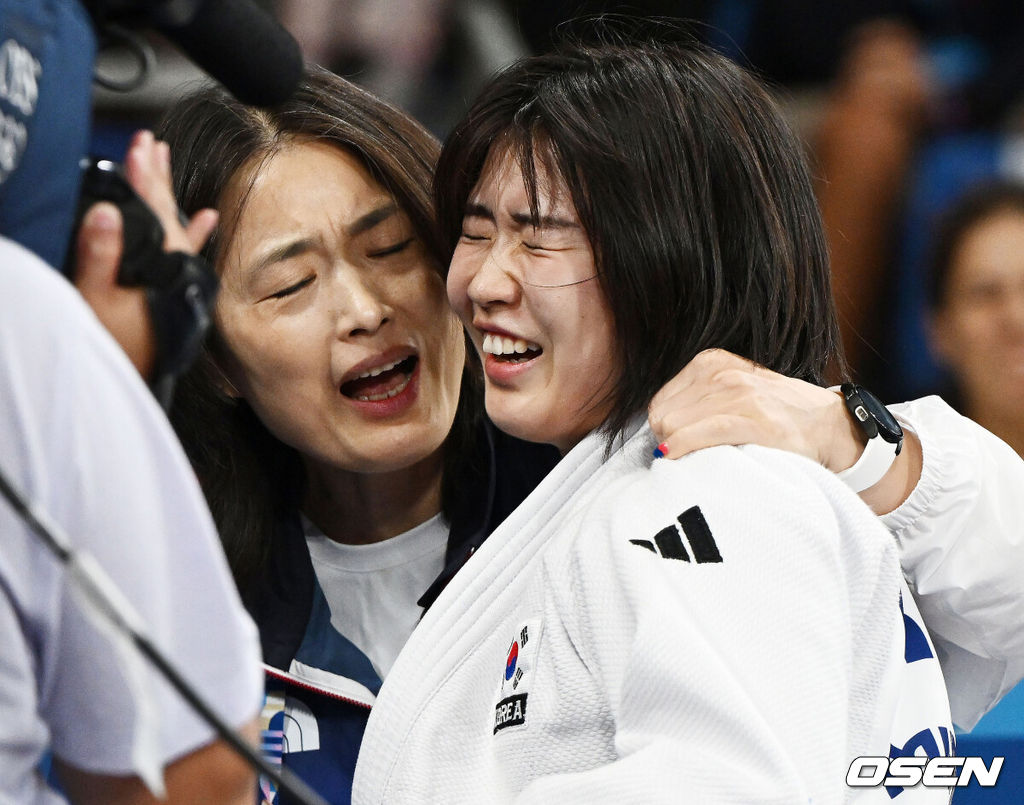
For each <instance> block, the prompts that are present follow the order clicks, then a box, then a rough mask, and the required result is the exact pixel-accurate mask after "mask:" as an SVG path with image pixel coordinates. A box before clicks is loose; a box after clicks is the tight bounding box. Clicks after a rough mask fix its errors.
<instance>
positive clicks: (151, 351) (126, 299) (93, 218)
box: [74, 201, 156, 377]
mask: <svg viewBox="0 0 1024 805" xmlns="http://www.w3.org/2000/svg"><path fill="white" fill-rule="evenodd" d="M123 229H124V223H123V220H122V218H121V213H120V211H119V210H118V209H117V207H116V206H114V205H113V204H111V203H109V202H106V201H101V202H99V203H97V204H94V205H93V206H92V207H90V208H89V210H88V211H87V212H86V214H85V217H84V218H83V219H82V225H81V227H80V228H79V230H78V238H77V240H76V242H75V257H76V265H75V276H74V281H75V287H77V288H78V290H79V292H80V293H81V294H82V297H83V298H84V299H85V301H86V302H87V303H88V304H89V306H90V307H91V308H92V309H93V312H94V313H95V314H96V316H97V318H99V320H100V321H101V322H102V323H103V325H104V326H105V327H106V328H107V330H108V331H109V332H110V333H111V335H113V336H114V339H115V340H116V341H117V342H118V343H119V344H120V345H121V347H122V349H124V351H125V352H126V353H127V354H128V357H129V358H130V359H131V361H132V363H134V364H135V367H136V368H137V369H138V370H139V372H140V373H141V374H142V376H143V377H148V376H149V373H150V372H151V370H152V367H153V360H154V355H155V354H156V346H155V341H154V336H153V333H152V329H151V327H150V324H149V312H148V308H147V306H146V296H145V293H144V292H143V291H142V290H140V289H138V288H126V287H124V286H122V285H118V283H117V270H118V267H119V266H120V264H121V236H122V231H123Z"/></svg>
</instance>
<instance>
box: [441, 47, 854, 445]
mask: <svg viewBox="0 0 1024 805" xmlns="http://www.w3.org/2000/svg"><path fill="white" fill-rule="evenodd" d="M496 143H497V144H498V147H501V148H504V147H506V146H507V147H509V148H510V149H511V153H512V154H513V157H514V158H517V159H518V162H519V165H520V167H521V169H522V173H523V176H524V179H525V181H526V186H527V193H528V195H529V198H530V205H531V212H532V214H533V215H534V216H535V217H536V216H537V215H538V187H537V166H538V165H540V166H541V167H542V169H544V170H546V171H554V172H555V173H554V175H560V176H561V177H562V178H563V179H564V180H565V182H566V184H567V185H568V188H569V190H570V193H571V197H572V200H573V203H574V205H575V207H576V211H577V213H578V215H579V217H580V222H581V224H582V225H583V227H584V229H585V230H586V233H587V235H588V237H589V240H590V243H591V246H592V247H593V251H594V260H595V263H596V267H597V271H598V273H599V280H600V282H601V285H602V289H603V291H604V294H605V296H606V298H607V300H608V303H609V305H610V307H611V310H612V315H613V317H614V322H615V328H616V334H617V342H618V351H619V354H618V356H617V358H618V361H617V363H618V366H619V367H621V374H620V377H619V378H618V381H617V383H616V384H615V386H614V388H612V390H611V391H610V399H611V401H612V403H613V405H612V408H613V413H612V415H611V416H610V418H609V419H608V420H607V421H606V422H605V423H604V429H605V430H606V432H608V433H612V434H614V433H616V432H618V431H620V430H621V429H622V427H623V426H624V424H625V423H626V422H627V421H628V420H629V419H630V418H631V417H632V416H633V415H634V414H635V413H637V412H639V411H640V410H642V409H643V408H644V407H645V406H646V405H647V404H648V403H649V402H650V399H651V398H652V397H653V395H654V393H655V392H656V391H657V390H658V389H659V388H660V387H661V386H662V385H664V383H665V382H667V381H668V380H669V379H670V378H671V377H672V376H674V375H675V374H676V373H677V372H678V371H679V370H680V369H681V368H682V367H683V366H684V365H685V364H686V363H687V362H688V361H689V360H690V359H691V358H693V357H694V356H695V355H696V354H697V353H698V352H700V351H701V350H703V349H706V348H709V347H722V348H724V349H728V350H731V351H733V352H736V353H738V354H740V355H743V356H746V357H747V358H750V359H751V360H753V361H756V362H757V363H759V364H763V365H764V366H767V367H769V368H771V369H774V370H775V371H778V372H781V373H783V374H787V375H790V376H793V377H798V378H802V379H805V380H808V381H812V382H816V383H821V382H823V380H824V377H825V374H826V369H827V367H828V366H829V364H830V363H831V364H832V365H833V366H835V367H838V368H839V369H840V370H843V369H844V368H845V363H844V359H843V356H842V348H841V342H840V339H839V331H838V325H837V320H836V314H835V308H834V304H833V301H832V292H831V280H830V276H829V266H828V251H827V247H826V242H825V236H824V231H823V227H822V223H821V216H820V212H819V209H818V206H817V202H816V200H815V197H814V193H813V188H812V184H811V179H810V175H809V171H808V169H807V165H806V161H805V155H804V149H803V145H802V144H801V143H800V142H799V141H798V139H797V138H796V136H795V135H794V134H793V133H792V132H791V131H790V129H789V127H788V126H787V124H786V123H785V121H784V120H783V118H782V116H781V113H780V112H779V110H778V108H777V107H776V104H775V103H774V101H773V99H772V98H771V97H770V95H769V93H768V92H767V90H766V89H765V88H764V87H763V86H762V85H761V84H760V83H759V81H758V80H757V79H756V78H754V77H753V76H752V75H751V74H750V73H748V72H747V71H745V70H744V69H742V68H740V67H739V66H738V65H736V64H734V63H733V62H731V61H729V60H728V59H727V58H725V57H724V56H722V55H720V54H718V53H716V52H714V51H712V50H710V49H708V48H707V47H705V46H703V45H701V44H700V43H699V42H697V41H696V39H695V38H693V37H691V36H687V35H685V34H684V33H680V34H679V35H678V36H675V37H673V38H671V39H670V40H667V39H666V37H665V36H664V32H663V31H659V32H658V33H657V34H656V35H654V36H646V37H640V36H637V35H636V34H635V33H632V32H630V33H626V34H622V33H619V32H615V31H612V32H611V33H609V32H607V31H599V34H598V36H597V41H591V42H585V41H580V40H578V39H576V40H574V41H570V42H566V43H564V44H562V45H561V46H559V47H558V48H556V49H555V50H554V51H553V52H552V53H550V54H547V55H542V56H537V57H532V58H526V59H522V60H520V61H518V62H516V63H514V64H513V65H511V66H510V67H508V68H506V69H505V70H503V71H502V72H501V73H499V74H498V75H497V76H496V77H495V78H494V79H493V80H492V81H491V82H490V83H489V84H488V85H487V87H486V88H485V89H484V90H483V92H482V94H481V95H480V96H479V98H478V100H477V101H476V103H475V104H474V105H473V106H472V108H471V109H470V111H469V112H468V113H467V115H466V117H465V118H464V120H463V122H462V123H461V124H459V125H458V126H457V127H456V128H455V130H454V131H453V133H452V134H451V136H450V137H449V139H448V140H447V142H446V143H445V145H444V147H443V148H442V151H441V157H440V159H439V162H438V168H437V171H436V174H435V179H434V198H435V205H436V207H437V211H438V218H439V225H440V227H441V231H442V234H443V236H444V237H445V239H446V245H447V247H448V249H449V253H450V252H451V250H453V249H454V247H455V244H456V243H457V241H458V238H459V235H460V232H461V226H462V218H463V212H464V210H465V205H466V201H467V199H468V197H469V194H470V193H471V191H472V189H473V187H474V186H475V185H476V183H477V181H478V179H479V178H480V174H481V172H482V170H483V167H484V163H485V161H486V159H487V157H488V154H489V152H490V150H491V148H492V146H493V145H495V144H496Z"/></svg>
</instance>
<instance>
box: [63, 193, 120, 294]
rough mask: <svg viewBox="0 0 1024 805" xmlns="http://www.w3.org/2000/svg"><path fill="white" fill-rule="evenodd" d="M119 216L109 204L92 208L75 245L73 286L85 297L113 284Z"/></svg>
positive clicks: (105, 202)
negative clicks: (88, 293) (88, 292)
mask: <svg viewBox="0 0 1024 805" xmlns="http://www.w3.org/2000/svg"><path fill="white" fill-rule="evenodd" d="M122 228H123V222H122V219H121V212H120V210H118V209H117V207H116V206H114V205H113V204H111V203H110V202H108V201H101V202H99V203H98V204H93V205H92V207H90V208H89V209H88V211H87V212H86V214H85V217H84V218H83V219H82V225H81V227H79V230H78V239H77V241H76V242H75V256H76V261H75V276H74V282H75V285H76V286H77V287H78V289H79V290H80V291H81V292H82V293H83V294H85V293H86V292H87V291H95V290H99V289H102V288H105V287H107V286H109V285H112V284H114V283H115V282H116V281H117V269H118V266H119V265H120V263H121V230H122Z"/></svg>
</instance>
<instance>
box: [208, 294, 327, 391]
mask: <svg viewBox="0 0 1024 805" xmlns="http://www.w3.org/2000/svg"><path fill="white" fill-rule="evenodd" d="M217 326H218V330H219V332H220V335H221V339H222V341H223V342H224V344H225V346H226V347H227V351H228V356H227V359H226V360H225V363H226V364H227V366H226V367H225V369H226V372H227V374H228V379H229V380H230V381H231V382H232V383H233V384H234V385H235V387H236V388H237V389H238V390H239V391H240V392H241V393H242V394H243V396H246V397H250V398H251V397H252V396H253V395H259V394H260V392H261V390H263V389H267V388H270V389H273V388H274V387H275V386H278V385H280V384H281V383H283V382H286V381H287V382H292V381H294V379H295V378H296V377H299V376H302V375H303V374H304V372H305V371H306V369H307V367H306V365H305V363H306V359H308V358H309V357H310V356H311V355H313V353H314V350H311V349H308V348H307V349H301V350H297V349H295V348H294V344H295V343H296V341H299V342H300V343H305V344H306V345H307V346H308V344H309V339H308V338H303V339H296V337H295V334H294V333H290V332H287V328H281V327H279V326H268V325H267V324H266V323H263V322H258V321H253V320H252V319H251V318H248V317H239V316H234V315H231V314H226V315H219V316H218V317H217ZM250 402H256V401H255V400H252V399H250Z"/></svg>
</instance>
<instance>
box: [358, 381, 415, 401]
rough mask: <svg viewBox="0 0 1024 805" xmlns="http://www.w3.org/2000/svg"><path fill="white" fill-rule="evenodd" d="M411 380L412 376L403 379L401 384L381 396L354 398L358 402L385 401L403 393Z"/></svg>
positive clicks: (372, 395)
mask: <svg viewBox="0 0 1024 805" xmlns="http://www.w3.org/2000/svg"><path fill="white" fill-rule="evenodd" d="M410 380H412V375H409V377H407V378H405V380H403V381H402V382H401V383H399V384H398V385H397V386H395V387H394V388H393V389H391V391H385V392H384V393H383V394H366V395H360V396H358V397H356V399H357V400H359V401H360V402H380V401H381V400H387V399H390V398H391V397H394V396H395V395H396V394H401V393H402V392H403V391H405V387H406V386H408V385H409V381H410Z"/></svg>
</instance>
